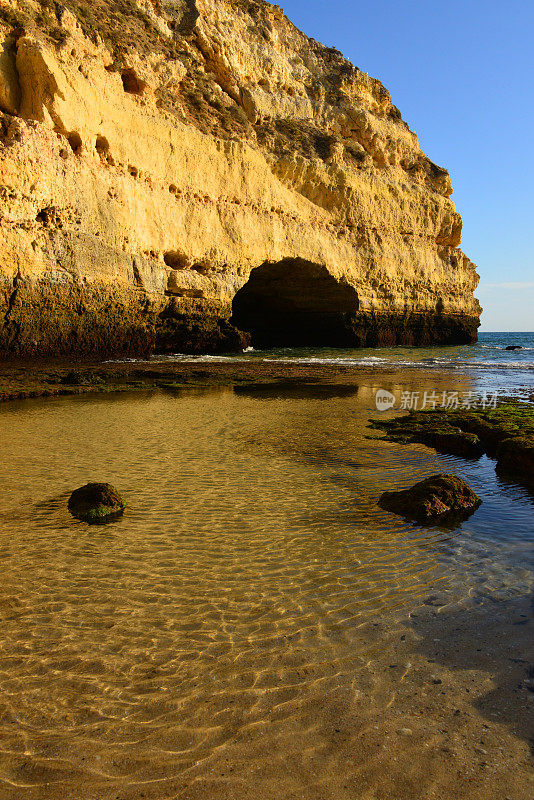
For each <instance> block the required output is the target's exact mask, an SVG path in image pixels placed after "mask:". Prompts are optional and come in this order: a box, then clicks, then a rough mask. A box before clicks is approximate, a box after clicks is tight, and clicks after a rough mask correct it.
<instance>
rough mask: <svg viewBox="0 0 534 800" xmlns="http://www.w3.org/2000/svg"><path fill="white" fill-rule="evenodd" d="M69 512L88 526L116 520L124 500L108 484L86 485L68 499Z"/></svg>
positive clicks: (120, 512)
mask: <svg viewBox="0 0 534 800" xmlns="http://www.w3.org/2000/svg"><path fill="white" fill-rule="evenodd" d="M68 505H69V511H70V513H71V514H72V515H73V517H76V518H77V519H81V520H83V521H84V522H88V523H89V524H90V525H98V524H103V523H105V522H111V520H113V519H117V517H119V516H120V515H121V514H122V512H123V511H124V500H123V499H122V497H121V496H120V494H119V493H118V491H117V490H116V489H115V488H114V487H113V486H111V484H109V483H86V484H85V486H81V487H80V488H79V489H75V490H74V492H73V493H72V494H71V496H70V497H69V504H68Z"/></svg>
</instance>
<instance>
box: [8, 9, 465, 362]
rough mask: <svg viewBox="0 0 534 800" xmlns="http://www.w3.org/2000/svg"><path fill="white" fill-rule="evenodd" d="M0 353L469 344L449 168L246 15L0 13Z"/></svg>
mask: <svg viewBox="0 0 534 800" xmlns="http://www.w3.org/2000/svg"><path fill="white" fill-rule="evenodd" d="M0 109H1V114H0V157H1V161H0V242H1V246H0V319H1V320H2V325H1V328H0V353H1V355H2V356H3V357H4V358H5V357H10V356H31V355H58V354H76V355H82V354H89V353H95V354H111V353H114V354H118V353H146V352H150V351H151V350H152V349H153V348H154V347H157V348H158V349H162V350H167V351H191V352H195V351H201V350H204V351H217V350H225V349H232V348H239V347H241V346H242V345H243V344H245V343H246V341H247V337H246V336H244V335H242V334H241V333H240V332H239V331H240V330H241V331H248V332H249V334H250V335H251V336H252V341H253V342H254V343H255V344H257V345H260V346H266V345H277V344H288V345H290V344H333V345H380V344H430V343H439V344H450V343H465V342H471V341H474V340H476V331H477V326H478V317H479V313H480V307H479V305H478V301H477V300H476V299H474V297H473V291H474V289H475V287H476V285H477V282H478V276H477V274H476V272H475V268H474V265H473V264H472V263H471V262H470V261H469V259H468V258H467V257H466V256H465V255H464V254H463V253H462V251H461V250H459V249H458V245H459V243H460V235H461V228H462V222H461V218H460V216H459V215H458V213H457V212H456V210H455V207H454V204H453V203H452V201H451V200H450V199H449V196H450V194H451V192H452V188H451V183H450V179H449V176H448V173H447V172H446V170H444V169H442V168H441V167H438V166H436V165H435V164H433V163H432V162H431V161H430V160H429V159H428V158H427V157H426V156H425V155H424V154H423V153H422V151H421V150H420V148H419V145H418V141H417V137H416V136H415V134H414V133H412V131H410V129H409V128H408V126H407V125H406V123H405V122H403V120H402V118H401V115H400V113H399V111H398V110H397V109H396V108H395V106H394V105H393V104H392V102H391V98H390V96H389V93H388V92H387V91H386V89H385V88H384V87H383V86H382V84H381V83H380V82H379V81H377V80H374V79H372V78H370V77H368V76H367V75H366V74H365V73H363V72H361V71H360V70H358V69H357V68H356V67H353V66H352V65H351V64H350V63H349V62H348V61H347V60H346V59H345V58H343V56H342V55H341V54H340V53H339V52H338V51H337V50H334V49H332V48H327V47H324V46H322V45H321V44H319V43H318V42H316V41H314V40H313V39H309V38H308V37H306V36H305V35H304V34H302V33H301V32H300V31H299V30H297V29H296V28H295V27H294V26H293V25H292V24H291V23H290V22H289V20H288V19H287V18H286V17H285V16H284V14H283V12H282V10H281V9H280V8H279V7H278V6H271V5H269V4H267V3H265V2H262V1H261V0H260V1H257V0H250V2H249V1H248V0H237V2H228V0H137V2H134V0H95V1H94V2H92V3H91V4H89V3H86V2H85V0H65V4H64V6H59V5H58V4H53V3H51V2H49V0H43V2H41V3H37V2H34V1H33V0H32V2H29V0H28V2H26V3H15V2H9V3H6V2H4V0H0Z"/></svg>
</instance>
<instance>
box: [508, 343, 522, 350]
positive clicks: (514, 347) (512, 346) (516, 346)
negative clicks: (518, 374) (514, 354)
mask: <svg viewBox="0 0 534 800" xmlns="http://www.w3.org/2000/svg"><path fill="white" fill-rule="evenodd" d="M504 349H505V350H523V349H524V348H523V346H522V345H520V344H509V345H508V346H507V347H505V348H504Z"/></svg>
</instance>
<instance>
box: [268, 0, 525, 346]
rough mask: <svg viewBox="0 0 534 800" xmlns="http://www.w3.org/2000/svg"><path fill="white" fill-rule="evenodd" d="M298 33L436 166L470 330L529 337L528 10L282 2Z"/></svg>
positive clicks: (468, 2)
mask: <svg viewBox="0 0 534 800" xmlns="http://www.w3.org/2000/svg"><path fill="white" fill-rule="evenodd" d="M282 5H283V8H284V11H285V13H286V14H287V16H288V17H289V18H290V19H291V20H292V21H293V22H294V23H295V24H296V25H297V26H298V27H299V28H301V30H303V31H304V32H305V33H307V34H308V35H309V36H313V38H315V39H317V40H318V41H320V42H323V44H326V45H329V46H334V47H337V48H338V50H341V52H342V53H343V54H344V55H345V56H347V58H349V59H350V60H351V61H352V63H353V64H355V65H356V66H357V67H359V68H360V69H361V70H363V71H364V72H367V73H369V75H372V76H373V77H375V78H379V79H380V80H381V81H382V82H383V83H384V85H385V86H386V87H387V89H389V91H390V92H391V96H392V99H393V102H394V103H395V105H396V106H398V108H399V109H400V111H401V113H402V116H403V119H404V120H406V122H407V123H408V125H409V126H410V127H411V129H412V130H413V131H415V133H417V135H418V136H419V142H420V144H421V147H422V149H423V150H424V151H425V152H426V154H427V155H428V156H429V157H430V158H431V159H432V161H435V162H436V163H437V164H440V165H442V166H444V167H446V168H447V169H448V170H449V172H450V175H451V178H452V183H453V187H454V194H453V197H452V199H453V200H454V202H455V203H456V207H457V209H458V211H459V212H460V214H461V215H462V217H463V220H464V228H463V237H462V245H461V247H462V249H463V250H464V251H465V252H466V253H467V255H468V256H469V257H470V258H471V259H472V260H473V261H474V262H475V263H476V264H477V266H478V272H479V274H480V286H479V289H478V290H477V292H476V294H477V296H478V297H479V299H480V302H481V303H482V305H483V307H484V309H485V310H484V314H483V316H482V327H481V330H486V331H492V330H493V331H495V330H500V331H503V330H516V331H532V330H534V257H533V252H534V166H533V165H534V3H533V2H532V0H520V1H519V0H508V2H506V3H504V2H499V3H497V2H494V0H448V2H447V3H444V2H442V1H440V2H437V1H436V0H426V2H423V1H422V0H419V1H417V2H416V1H415V0H404V2H401V0H373V2H353V0H329V2H324V0H286V2H284V3H283V4H282Z"/></svg>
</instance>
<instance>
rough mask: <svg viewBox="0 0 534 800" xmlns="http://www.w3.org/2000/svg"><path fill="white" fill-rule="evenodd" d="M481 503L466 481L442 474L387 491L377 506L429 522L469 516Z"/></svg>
mask: <svg viewBox="0 0 534 800" xmlns="http://www.w3.org/2000/svg"><path fill="white" fill-rule="evenodd" d="M481 502H482V501H481V500H480V497H478V495H476V494H475V493H474V491H473V490H472V489H471V487H470V486H468V484H467V483H466V482H465V481H464V480H462V479H461V478H458V477H457V476H456V475H446V474H445V473H440V474H439V475H433V476H432V477H430V478H425V479H424V480H422V481H420V482H419V483H416V484H415V486H412V487H411V489H404V490H401V491H396V492H384V494H383V495H382V496H381V497H380V499H379V501H378V505H379V506H381V508H384V509H386V511H392V512H393V513H394V514H400V515H401V516H403V517H408V518H409V519H415V520H417V521H419V522H426V521H428V520H431V519H437V518H443V517H450V516H458V517H464V516H468V515H469V514H471V513H472V512H473V511H475V510H476V509H477V508H478V506H479V505H480V503H481Z"/></svg>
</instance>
